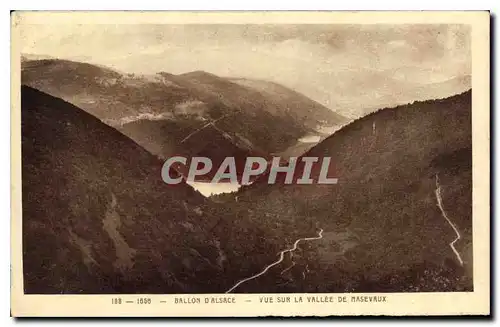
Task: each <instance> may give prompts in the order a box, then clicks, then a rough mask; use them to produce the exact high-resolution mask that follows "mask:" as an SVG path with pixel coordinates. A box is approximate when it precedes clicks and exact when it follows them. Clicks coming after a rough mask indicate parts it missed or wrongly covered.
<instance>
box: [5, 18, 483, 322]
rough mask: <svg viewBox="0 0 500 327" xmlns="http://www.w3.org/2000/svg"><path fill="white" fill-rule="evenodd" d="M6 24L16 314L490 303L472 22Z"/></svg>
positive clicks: (479, 35) (478, 71)
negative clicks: (36, 304) (39, 302)
mask: <svg viewBox="0 0 500 327" xmlns="http://www.w3.org/2000/svg"><path fill="white" fill-rule="evenodd" d="M15 14H16V15H13V16H12V24H13V33H14V34H13V36H15V39H14V38H13V45H12V46H13V54H12V74H13V87H12V92H13V96H15V99H17V102H15V103H14V104H13V106H14V107H13V109H12V110H13V111H12V112H13V126H12V129H13V130H14V128H17V129H18V132H13V133H18V134H17V135H18V137H17V138H16V137H13V150H12V151H17V152H18V156H17V159H15V158H14V159H12V160H13V163H14V162H15V163H17V164H16V165H15V166H17V168H16V169H17V171H18V172H19V174H18V175H16V173H15V172H13V177H14V176H18V177H19V178H20V179H19V181H18V184H16V182H14V181H13V188H15V189H16V192H18V193H16V194H17V195H18V198H17V200H18V202H17V206H16V207H15V208H17V209H15V208H14V209H13V217H12V219H13V232H14V233H17V235H18V236H19V237H18V238H17V242H16V241H14V238H13V241H12V246H13V251H14V252H13V253H16V255H17V256H18V258H19V260H18V261H17V262H18V263H19V266H18V267H17V269H16V270H15V274H16V275H15V278H16V279H19V282H18V283H17V282H16V283H17V284H16V285H17V286H18V287H17V288H16V290H17V291H18V292H19V294H20V296H29V295H33V296H36V295H53V296H54V297H56V296H71V295H89V296H90V295H95V296H97V295H99V296H102V295H109V297H107V299H109V301H108V300H106V302H105V303H106V305H109V306H111V305H112V304H113V305H114V306H115V307H116V306H122V309H121V310H126V309H125V308H126V307H123V306H124V305H125V306H126V305H127V303H129V304H128V305H129V306H132V302H134V303H135V304H137V303H139V304H143V305H144V306H147V305H163V306H166V305H169V306H170V308H169V310H173V312H175V311H176V307H175V306H179V310H181V309H180V306H182V310H187V307H188V306H190V310H194V311H196V310H198V309H197V307H196V306H197V305H198V306H200V307H201V306H203V305H207V304H213V305H215V304H219V306H220V305H226V307H225V309H224V310H225V314H224V315H226V316H231V315H233V314H235V313H236V312H235V311H236V309H235V308H236V307H235V306H234V305H235V303H236V304H238V305H252V304H257V303H258V304H259V305H261V306H263V305H265V304H269V305H271V308H272V306H274V305H277V303H278V305H279V303H282V305H286V304H287V303H292V302H293V303H294V307H295V308H298V306H300V305H301V304H302V305H308V306H311V305H327V304H328V303H329V305H330V306H329V307H324V308H323V309H324V310H327V311H328V310H329V312H330V313H329V315H335V314H336V311H337V310H338V309H337V308H334V307H335V306H339V305H345V306H348V305H360V304H363V303H364V304H366V303H367V302H368V303H376V305H383V304H382V303H384V302H385V303H387V302H391V303H389V304H385V305H386V306H396V305H397V302H398V300H396V298H393V299H392V300H391V297H390V296H391V294H395V293H396V295H395V296H413V295H420V294H427V295H429V296H431V295H432V294H436V293H439V294H441V295H442V296H450V297H451V298H453V296H454V295H453V294H456V296H460V295H463V296H467V295H468V294H469V295H471V296H473V295H474V296H475V295H477V294H479V295H477V296H480V298H481V300H482V301H483V302H477V304H478V305H479V304H484V303H487V302H488V300H489V252H488V251H489V230H488V227H487V226H488V224H489V200H488V199H489V116H488V115H489V81H488V74H489V73H488V71H489V66H488V65H489V63H488V58H489V57H488V56H489V39H488V37H489V14H488V12H470V13H468V14H467V13H461V14H458V15H457V16H454V15H453V14H452V13H448V16H447V13H446V12H444V13H440V14H436V15H434V16H432V15H431V14H430V13H425V12H422V13H413V16H412V14H410V13H406V15H407V16H404V15H405V14H404V13H386V14H385V15H386V16H387V17H388V18H391V17H392V18H393V19H387V21H384V20H383V19H381V17H382V18H383V17H385V16H383V15H382V14H381V13H380V14H379V15H377V14H373V15H371V14H369V13H364V14H365V15H366V18H362V17H360V16H356V14H355V13H351V14H349V13H343V14H340V13H337V16H328V15H327V13H325V15H324V16H319V19H314V15H313V14H309V16H308V14H304V17H306V18H305V19H304V20H303V21H301V19H283V18H284V17H285V18H286V17H288V16H287V14H286V13H281V14H280V13H274V15H270V16H265V15H263V14H262V19H261V20H258V19H257V18H259V17H260V16H259V13H254V14H252V13H246V15H244V16H238V14H230V13H219V14H218V15H219V16H210V14H198V15H196V14H194V13H193V14H191V15H189V13H184V14H179V15H178V16H175V15H173V14H172V13H170V14H167V13H161V12H158V13H156V14H153V13H150V14H146V13H140V12H137V13H135V14H134V13H129V14H128V16H127V14H123V15H120V14H119V13H104V12H101V13H98V12H94V13H91V12H89V13H80V14H79V15H78V14H76V13H71V12H59V13H49V12H16V13H15ZM330 14H331V13H330ZM148 15H151V18H152V19H151V20H148V19H147V17H148ZM248 16H250V18H249V19H246V17H248ZM292 16H293V17H300V16H299V15H298V14H296V15H295V16H294V15H291V16H289V17H292ZM73 17H74V19H73ZM114 17H115V18H116V20H114V19H113V18H114ZM159 17H160V18H161V17H164V18H165V19H163V20H162V19H158V18H159ZM169 17H170V19H169ZM176 17H177V18H176ZM186 17H187V18H188V19H186ZM214 17H222V18H221V19H216V18H214ZM224 17H229V18H230V19H225V18H224ZM266 17H268V18H267V19H266ZM269 17H274V18H273V19H270V18H269ZM307 17H310V18H307ZM325 17H326V18H327V19H326V18H325ZM335 17H338V18H340V19H338V20H336V19H335ZM405 17H408V19H405ZM129 18H130V19H129ZM133 18H138V19H133ZM141 18H143V19H141ZM369 18H373V21H371V20H370V19H369ZM426 18H428V19H426ZM433 18H435V19H433ZM448 18H450V19H448ZM476 22H478V24H477V25H475V23H476ZM477 26H479V28H477ZM484 26H486V28H483V27H484ZM476 31H477V32H476ZM474 33H476V34H474ZM474 35H475V36H476V37H474ZM474 42H481V43H478V46H477V47H474ZM474 51H475V52H474ZM473 54H474V56H476V57H475V58H473ZM484 58H486V60H484ZM474 59H475V60H478V61H481V63H479V64H476V61H474ZM473 62H474V65H473ZM483 66H484V67H485V68H484V69H482V68H481V67H483ZM473 68H474V69H473ZM14 76H15V77H14ZM473 81H474V83H473ZM473 85H474V87H473ZM476 86H477V88H476ZM15 117H18V120H17V127H16V126H15V125H14V121H16V120H14V119H16V118H15ZM16 140H18V143H17V144H16V143H15V142H16ZM14 160H18V161H14ZM13 166H14V164H13ZM478 174H482V175H481V177H478V176H479V175H478ZM473 191H474V197H473ZM13 201H15V200H13ZM476 210H477V211H476ZM479 232H480V233H481V234H478V233H479ZM13 237H14V236H13ZM478 244H479V245H478ZM476 246H479V248H476ZM484 249H486V251H485V250H484ZM478 262H480V263H479V264H478ZM480 269H481V270H480ZM13 274H14V273H13ZM478 274H480V277H478ZM13 278H14V275H13ZM482 283H484V284H482ZM478 292H481V293H478ZM124 295H126V296H124ZM146 295H147V296H146ZM162 295H168V297H162ZM127 296H129V297H127ZM238 296H247V297H246V298H239V297H238ZM253 296H255V297H253ZM48 299H52V297H49V298H48ZM20 301H21V300H20ZM75 301H76V300H75ZM339 302H340V303H339ZM341 302H346V303H345V304H341ZM347 302H349V303H347ZM103 303H104V302H103ZM231 303H232V304H233V306H231ZM450 303H451V302H450ZM366 305H367V304H366ZM450 305H451V304H450ZM306 308H307V306H306ZM365 309H366V307H365ZM406 309H408V311H412V310H413V309H409V308H406ZM53 310H56V309H55V308H53ZM103 310H104V309H103ZM144 310H146V309H144ZM165 310H166V309H165ZM297 310H300V309H297ZM362 310H364V309H362ZM471 310H472V309H471ZM481 310H488V307H487V306H482V307H481ZM177 311H178V310H177ZM296 312H297V311H296ZM481 312H482V311H481ZM360 313H361V311H360ZM89 314H90V313H89ZM303 314H305V313H303ZM195 315H196V314H195ZM250 315H258V314H250ZM278 315H279V314H278Z"/></svg>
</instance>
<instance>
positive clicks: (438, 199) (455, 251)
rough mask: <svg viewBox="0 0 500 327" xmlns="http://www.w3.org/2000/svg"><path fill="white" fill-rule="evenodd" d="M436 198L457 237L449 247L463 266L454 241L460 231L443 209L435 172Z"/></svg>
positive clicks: (458, 237) (458, 236)
mask: <svg viewBox="0 0 500 327" xmlns="http://www.w3.org/2000/svg"><path fill="white" fill-rule="evenodd" d="M436 199H437V203H438V207H439V209H440V210H441V214H442V215H443V217H444V219H446V221H447V222H448V224H450V226H451V228H453V230H454V231H455V234H456V235H457V237H456V238H455V239H454V240H453V241H452V242H451V243H450V247H451V249H452V250H453V252H454V253H455V255H456V256H457V260H458V262H459V263H460V265H461V266H463V265H464V261H463V260H462V257H461V256H460V253H458V251H457V249H456V248H455V243H456V242H457V241H458V240H459V239H460V238H461V236H460V232H459V231H458V229H457V227H456V226H455V224H454V223H453V222H452V221H451V220H450V218H448V216H447V215H446V212H445V211H444V208H443V199H442V198H441V186H440V185H439V176H438V174H436Z"/></svg>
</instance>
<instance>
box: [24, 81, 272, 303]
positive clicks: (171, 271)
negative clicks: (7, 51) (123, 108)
mask: <svg viewBox="0 0 500 327" xmlns="http://www.w3.org/2000/svg"><path fill="white" fill-rule="evenodd" d="M21 96H22V99H21V105H22V112H21V120H22V126H21V128H22V178H23V183H22V208H23V209H22V210H23V211H22V214H23V271H24V288H25V292H26V293H29V294H33V293H36V294H39V293H53V294H56V293H57V294H60V293H189V292H195V293H196V292H221V291H223V290H224V287H225V283H230V282H231V280H232V279H233V278H232V276H231V275H227V274H226V273H225V272H224V270H225V264H226V261H227V260H226V257H227V258H230V259H231V260H233V256H234V255H235V254H233V253H232V252H231V253H229V252H230V250H229V249H230V248H231V244H232V243H233V242H241V240H240V238H241V237H242V235H245V234H251V235H257V234H258V232H257V231H255V229H254V228H253V229H252V227H251V226H249V225H245V223H241V224H238V225H237V224H236V223H234V222H233V221H232V220H231V219H229V217H231V218H232V216H230V215H229V214H227V215H226V216H227V217H226V216H225V215H224V212H223V211H219V212H218V214H217V215H214V214H213V212H214V211H213V209H212V208H211V207H210V204H209V203H208V202H207V201H206V199H205V198H204V197H203V196H201V195H200V194H199V193H197V192H196V191H194V190H193V189H192V188H191V187H190V186H189V185H187V184H184V183H181V184H178V185H167V184H165V183H163V181H162V180H161V174H160V171H161V167H162V162H161V161H160V160H158V159H157V158H156V157H155V156H153V155H151V154H150V153H149V152H147V151H146V150H144V149H143V148H141V147H140V146H138V145H137V144H136V143H134V142H133V141H132V140H130V139H129V138H127V137H126V136H124V135H123V134H121V133H120V132H118V131H116V130H115V129H113V128H111V127H109V126H107V125H105V124H103V123H102V122H101V121H99V120H98V119H97V118H95V117H93V116H92V115H90V114H88V113H86V112H84V111H83V110H81V109H79V108H77V107H75V106H73V105H71V104H69V103H67V102H65V101H63V100H61V99H58V98H55V97H52V96H50V95H47V94H44V93H42V92H40V91H37V90H35V89H32V88H30V87H27V86H23V87H22V90H21ZM236 225H237V226H236ZM235 231H237V232H235ZM249 239H251V238H249ZM221 244H222V245H221ZM227 244H229V246H227V248H226V247H225V246H226V245H227ZM263 246H266V243H265V242H263ZM235 248H236V249H237V248H238V246H235ZM226 251H227V252H228V253H227V255H226V253H225V252H226ZM247 262H248V263H251V262H252V260H248V261H247ZM234 278H236V277H234Z"/></svg>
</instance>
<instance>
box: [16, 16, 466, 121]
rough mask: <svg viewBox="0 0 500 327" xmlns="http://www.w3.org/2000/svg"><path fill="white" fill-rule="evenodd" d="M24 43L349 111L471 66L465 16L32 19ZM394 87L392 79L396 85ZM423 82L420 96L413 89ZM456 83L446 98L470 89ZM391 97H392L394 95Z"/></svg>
mask: <svg viewBox="0 0 500 327" xmlns="http://www.w3.org/2000/svg"><path fill="white" fill-rule="evenodd" d="M22 29H23V36H24V37H25V42H23V44H22V50H21V51H22V52H24V53H35V54H47V55H50V56H53V57H57V58H64V59H69V60H75V61H83V62H89V63H93V64H99V65H106V66H108V67H112V68H115V69H118V70H121V71H125V72H130V73H135V74H156V73H157V72H159V71H166V72H169V73H173V74H176V75H177V74H183V73H187V72H190V71H197V70H204V71H208V72H210V73H212V74H215V75H218V76H226V77H230V78H239V77H245V78H249V79H257V80H266V81H271V82H276V83H278V84H280V85H284V86H286V87H288V88H291V89H293V90H296V91H298V92H299V93H301V94H304V95H305V96H307V97H308V98H310V99H313V100H314V101H316V102H318V103H321V104H322V105H324V106H326V107H328V108H330V109H332V110H335V111H336V112H337V113H339V114H341V115H343V116H347V117H349V118H359V117H361V116H363V115H365V114H367V113H369V112H371V111H374V110H377V109H379V108H384V107H392V106H395V105H398V104H404V103H408V102H411V101H415V100H427V99H431V98H435V97H434V96H433V94H427V93H426V92H431V93H432V92H433V86H432V84H435V83H443V82H446V81H449V80H451V79H453V78H456V77H459V78H460V77H465V76H470V75H471V71H472V70H471V26H470V25H466V24H431V23H428V24H354V25H353V24H331V23H328V24H324V23H320V24H314V23H313V24H246V23H244V22H241V24H198V23H196V24H189V23H186V24H144V25H143V24H130V25H129V24H118V25H114V24H110V25H92V24H74V25H72V26H71V28H61V27H60V25H59V24H56V23H51V24H44V25H40V24H33V25H31V24H25V25H24V26H23V27H22ZM393 87H395V88H394V89H393ZM416 88H424V89H425V92H421V93H420V94H418V97H417V98H415V97H414V96H413V95H414V94H413V91H414V89H416ZM466 90H467V88H462V89H454V90H452V92H451V93H444V92H443V93H441V94H439V96H438V97H439V98H443V97H448V96H452V95H454V94H458V93H461V92H463V91H466ZM389 100H390V101H389Z"/></svg>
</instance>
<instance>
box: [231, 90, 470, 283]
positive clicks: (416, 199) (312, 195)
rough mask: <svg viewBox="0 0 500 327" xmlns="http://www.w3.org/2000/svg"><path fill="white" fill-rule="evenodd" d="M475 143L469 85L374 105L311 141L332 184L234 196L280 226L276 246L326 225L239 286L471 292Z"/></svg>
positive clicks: (258, 189)
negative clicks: (326, 160)
mask: <svg viewBox="0 0 500 327" xmlns="http://www.w3.org/2000/svg"><path fill="white" fill-rule="evenodd" d="M471 146H472V140H471V92H470V91H469V92H466V93H463V94H460V95H456V96H453V97H450V98H447V99H442V100H431V101H425V102H415V103H413V104H409V105H405V106H399V107H396V108H389V109H383V110H380V111H378V112H375V113H373V114H370V115H368V116H365V117H363V118H361V119H359V120H357V121H354V122H353V123H351V124H349V125H347V126H345V127H344V128H342V129H341V130H340V131H338V132H337V133H335V134H334V135H332V136H331V137H329V138H327V139H326V140H324V141H323V142H321V143H320V144H318V145H317V146H315V147H314V148H312V149H311V150H310V151H309V152H308V153H307V154H305V155H306V156H319V157H324V156H330V157H332V162H333V163H334V165H335V171H336V172H337V173H338V178H339V183H338V184H336V185H302V186H300V185H289V186H284V185H267V183H265V182H264V181H263V179H264V178H261V179H260V180H258V181H257V182H256V183H254V184H253V185H251V186H248V187H243V188H242V189H240V191H239V192H238V193H236V194H235V196H237V197H238V201H237V202H231V203H234V204H235V205H236V206H238V207H240V208H242V210H245V209H243V208H245V207H246V206H251V209H248V211H249V212H250V213H249V216H250V217H254V219H260V221H261V222H262V224H264V225H266V226H268V228H270V229H271V228H272V229H273V230H275V231H281V233H282V234H281V235H282V239H281V240H277V239H275V240H274V241H276V242H281V244H282V248H286V244H288V246H290V244H292V243H293V241H294V240H295V239H297V238H299V237H312V236H316V235H317V234H318V231H319V230H320V229H323V230H324V232H323V238H322V239H321V240H315V241H314V242H309V243H307V244H304V245H302V246H301V247H300V248H299V250H297V251H296V253H295V254H294V256H293V257H292V258H290V257H286V258H285V260H284V262H283V263H282V264H281V265H280V266H279V267H277V268H273V269H272V270H271V271H270V272H269V273H268V274H267V275H266V276H262V278H259V279H257V280H255V281H252V282H249V283H248V284H246V285H245V286H241V287H240V288H239V289H238V290H237V291H240V292H244V291H248V292H263V291H264V292H345V291H362V292H363V291H382V292H384V291H445V290H447V291H459V290H471V289H472V204H471V201H472V199H471V194H472V193H471V192H472V185H471V184H472V160H471V158H472V154H471ZM438 194H439V197H440V201H441V206H442V208H440V207H439V206H438V204H439V200H438ZM443 211H444V214H443ZM444 215H446V216H447V217H449V219H450V220H451V221H452V223H453V224H454V225H455V226H456V228H457V230H458V231H459V233H460V239H459V240H457V241H456V242H455V243H454V247H455V248H456V250H457V252H458V253H459V255H460V257H458V256H457V255H456V254H455V253H454V251H453V249H452V247H451V246H450V243H451V242H452V241H454V240H455V239H456V237H457V236H456V234H455V232H454V229H453V228H452V226H451V225H450V223H448V222H447V220H446V218H445V217H444ZM257 217H260V218H257ZM268 260H269V263H271V262H272V261H273V260H274V259H273V256H272V255H270V256H269V259H268ZM461 261H463V265H461ZM288 266H293V267H292V268H290V269H289V270H286V271H285V272H283V270H285V268H286V267H288Z"/></svg>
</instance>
